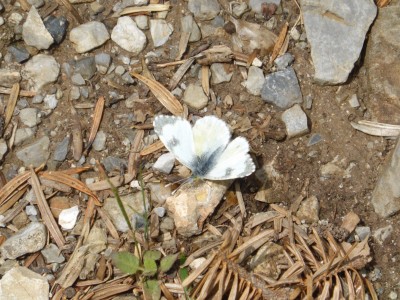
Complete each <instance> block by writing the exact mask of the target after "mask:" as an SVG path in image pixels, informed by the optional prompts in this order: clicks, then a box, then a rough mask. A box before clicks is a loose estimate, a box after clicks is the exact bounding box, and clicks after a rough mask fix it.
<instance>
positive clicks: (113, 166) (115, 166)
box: [103, 156, 128, 172]
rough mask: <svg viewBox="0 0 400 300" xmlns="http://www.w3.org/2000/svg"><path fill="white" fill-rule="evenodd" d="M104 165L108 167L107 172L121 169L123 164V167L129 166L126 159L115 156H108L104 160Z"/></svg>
mask: <svg viewBox="0 0 400 300" xmlns="http://www.w3.org/2000/svg"><path fill="white" fill-rule="evenodd" d="M103 165H104V168H106V170H107V172H111V171H115V170H120V169H121V166H122V167H127V166H128V164H127V162H126V160H124V159H121V158H118V157H114V156H108V157H106V158H105V159H104V160H103Z"/></svg>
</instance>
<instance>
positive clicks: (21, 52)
mask: <svg viewBox="0 0 400 300" xmlns="http://www.w3.org/2000/svg"><path fill="white" fill-rule="evenodd" d="M7 49H8V52H9V53H11V55H12V57H13V58H14V60H15V61H16V62H18V63H23V62H24V61H26V60H28V59H29V57H30V56H31V55H30V54H29V52H28V51H27V50H26V49H25V48H21V47H17V46H14V45H11V46H9V47H8V48H7Z"/></svg>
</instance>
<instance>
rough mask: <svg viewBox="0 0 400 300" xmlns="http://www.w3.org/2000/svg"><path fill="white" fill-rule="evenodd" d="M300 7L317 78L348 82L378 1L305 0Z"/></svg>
mask: <svg viewBox="0 0 400 300" xmlns="http://www.w3.org/2000/svg"><path fill="white" fill-rule="evenodd" d="M301 8H302V13H303V18H304V26H305V29H306V33H307V39H308V42H309V43H310V45H311V57H312V60H313V64H314V68H315V75H314V79H315V80H316V81H317V82H319V83H321V84H338V83H343V82H346V81H347V78H348V77H349V74H350V72H351V71H352V70H353V68H354V63H355V62H356V61H357V60H358V58H359V56H360V52H361V49H362V47H363V44H364V40H365V35H366V33H367V32H368V30H369V27H370V25H371V23H372V22H373V21H374V19H375V16H376V12H377V8H376V6H375V4H374V3H373V2H372V1H370V0H354V1H346V0H337V1H315V0H302V1H301ZM396 23H397V22H396ZM391 27H392V26H391Z"/></svg>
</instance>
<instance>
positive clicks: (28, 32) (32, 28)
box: [22, 5, 54, 50]
mask: <svg viewBox="0 0 400 300" xmlns="http://www.w3.org/2000/svg"><path fill="white" fill-rule="evenodd" d="M22 37H23V39H24V41H25V43H26V44H28V45H29V46H33V47H35V48H37V49H39V50H40V49H48V48H49V47H50V45H51V44H53V42H54V39H53V37H52V36H51V34H50V32H48V31H47V29H46V27H45V26H44V24H43V21H42V19H41V18H40V16H39V13H38V12H37V10H36V8H35V7H34V6H33V5H32V7H31V10H30V11H29V13H28V17H27V18H26V21H25V23H24V25H22Z"/></svg>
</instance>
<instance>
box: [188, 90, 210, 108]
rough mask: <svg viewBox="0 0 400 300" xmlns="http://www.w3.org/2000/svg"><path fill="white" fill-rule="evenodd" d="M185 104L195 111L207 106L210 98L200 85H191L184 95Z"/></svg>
mask: <svg viewBox="0 0 400 300" xmlns="http://www.w3.org/2000/svg"><path fill="white" fill-rule="evenodd" d="M183 102H185V103H186V104H187V105H189V106H190V107H192V108H194V109H202V108H204V107H206V106H207V103H208V97H207V96H206V94H204V91H203V88H202V87H201V86H200V85H197V84H189V86H188V87H187V88H186V90H185V93H184V95H183Z"/></svg>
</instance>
